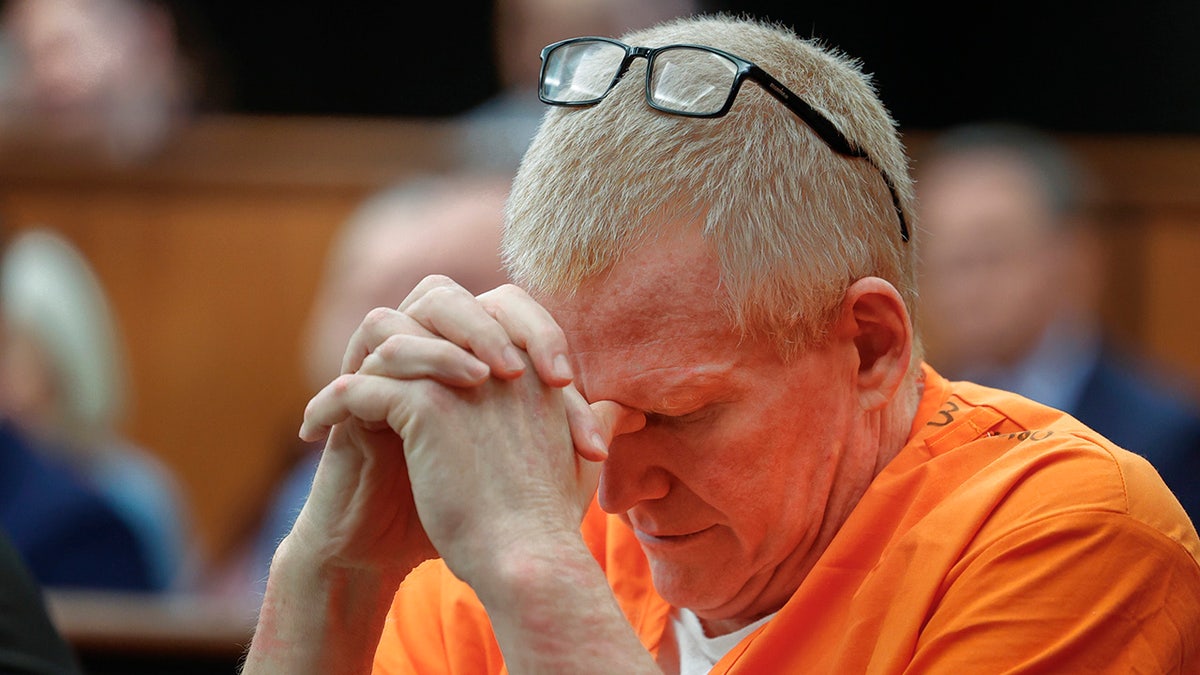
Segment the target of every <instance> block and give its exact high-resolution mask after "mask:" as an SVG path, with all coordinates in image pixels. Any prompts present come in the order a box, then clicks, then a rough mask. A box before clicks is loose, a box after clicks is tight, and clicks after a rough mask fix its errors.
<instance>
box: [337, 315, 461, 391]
mask: <svg viewBox="0 0 1200 675" xmlns="http://www.w3.org/2000/svg"><path fill="white" fill-rule="evenodd" d="M393 335H416V336H421V337H436V336H435V335H434V334H433V333H432V332H430V331H429V330H428V329H426V328H425V327H424V326H422V325H421V324H419V323H417V322H416V321H415V320H413V318H412V317H410V316H408V315H407V314H404V313H403V312H400V311H397V310H394V309H391V308H389V307H376V308H375V309H373V310H371V311H370V312H368V313H367V316H366V317H365V318H364V319H363V320H362V323H360V324H359V325H358V328H356V329H355V330H354V334H353V335H351V336H350V342H349V343H348V344H347V345H346V353H345V355H344V356H343V357H342V373H343V374H345V373H353V372H355V371H357V370H358V369H359V368H361V367H362V364H363V361H364V360H365V359H366V358H367V357H368V356H370V355H371V353H372V352H374V351H375V349H376V348H377V347H379V345H381V344H383V342H384V341H385V340H387V339H388V338H390V337H391V336H393ZM464 351H465V350H464Z"/></svg>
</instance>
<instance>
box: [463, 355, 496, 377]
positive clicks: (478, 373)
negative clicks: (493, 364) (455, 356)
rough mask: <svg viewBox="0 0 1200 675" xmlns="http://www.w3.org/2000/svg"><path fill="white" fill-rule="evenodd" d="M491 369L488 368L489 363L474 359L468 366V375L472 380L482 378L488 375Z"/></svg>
mask: <svg viewBox="0 0 1200 675" xmlns="http://www.w3.org/2000/svg"><path fill="white" fill-rule="evenodd" d="M491 370H492V369H491V368H488V365H487V364H486V363H484V362H483V361H479V360H474V359H473V360H471V361H470V362H468V363H467V366H466V371H467V377H468V378H470V379H472V380H481V379H483V378H484V377H487V375H488V373H490V372H491Z"/></svg>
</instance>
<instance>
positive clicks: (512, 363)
mask: <svg viewBox="0 0 1200 675" xmlns="http://www.w3.org/2000/svg"><path fill="white" fill-rule="evenodd" d="M504 365H505V366H507V367H508V369H509V370H514V371H520V370H525V359H523V358H521V352H519V351H517V348H516V347H514V346H512V345H508V346H507V347H505V348H504Z"/></svg>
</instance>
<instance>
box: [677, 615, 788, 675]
mask: <svg viewBox="0 0 1200 675" xmlns="http://www.w3.org/2000/svg"><path fill="white" fill-rule="evenodd" d="M772 616H774V614H770V615H767V616H764V617H763V618H761V619H759V620H758V621H755V622H754V623H752V624H750V625H749V626H746V627H745V628H740V629H738V630H735V631H734V632H732V633H729V634H726V635H718V636H717V637H712V638H710V637H708V636H707V635H705V634H704V627H703V626H701V625H700V618H699V617H697V616H696V615H695V614H693V613H692V612H691V611H689V610H686V609H675V610H672V611H671V620H670V621H669V622H668V623H667V629H666V632H665V634H664V635H663V641H662V645H661V646H660V647H659V649H658V666H659V667H660V668H662V670H663V673H664V674H665V675H704V674H705V673H708V672H709V671H710V670H712V667H713V666H715V665H717V661H720V660H721V658H722V657H723V656H725V654H726V653H728V652H729V650H731V649H733V648H734V647H735V646H736V645H737V643H739V642H741V641H742V638H744V637H746V636H747V635H749V634H750V633H753V632H754V631H755V629H757V628H758V627H759V626H761V625H763V624H764V623H766V622H768V621H770V620H771V617H772Z"/></svg>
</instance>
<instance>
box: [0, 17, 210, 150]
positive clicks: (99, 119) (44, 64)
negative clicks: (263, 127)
mask: <svg viewBox="0 0 1200 675" xmlns="http://www.w3.org/2000/svg"><path fill="white" fill-rule="evenodd" d="M187 8H188V5H186V4H185V3H184V2H180V1H170V0H7V1H6V2H4V6H3V13H2V14H0V103H2V106H0V110H2V111H3V112H2V113H0V129H2V130H3V134H4V138H5V139H6V141H11V140H12V139H13V138H20V139H22V140H24V141H28V140H29V139H31V138H32V139H35V141H36V142H39V143H43V144H47V145H48V146H50V147H58V148H62V149H65V150H67V151H69V152H77V153H79V154H83V155H92V156H99V157H103V158H105V159H108V160H112V161H115V162H117V163H133V162H138V161H141V160H144V159H147V158H149V157H151V156H153V155H154V154H155V153H157V152H158V151H159V150H160V149H161V148H162V147H163V146H164V144H165V143H166V142H167V140H168V139H169V138H170V137H171V135H172V134H173V132H175V131H176V129H178V128H179V127H180V125H181V124H182V123H183V122H184V121H185V120H186V119H188V117H189V116H190V115H191V113H192V112H193V111H194V110H195V109H197V108H199V107H200V106H201V105H207V104H208V103H209V98H210V97H211V98H212V100H213V101H215V100H218V94H217V93H216V92H217V89H216V88H215V85H214V84H213V83H215V82H218V81H219V78H217V77H216V76H215V75H214V73H215V72H217V70H216V65H215V63H216V62H215V60H213V59H212V58H211V57H210V56H209V55H208V54H206V53H205V51H204V50H203V49H202V48H201V47H203V46H204V45H205V41H204V39H202V38H201V37H197V36H199V35H200V33H201V31H199V30H198V29H197V26H198V25H199V24H198V23H197V22H196V21H195V17H196V16H198V15H197V14H195V13H194V12H187V11H186V9H187Z"/></svg>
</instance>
